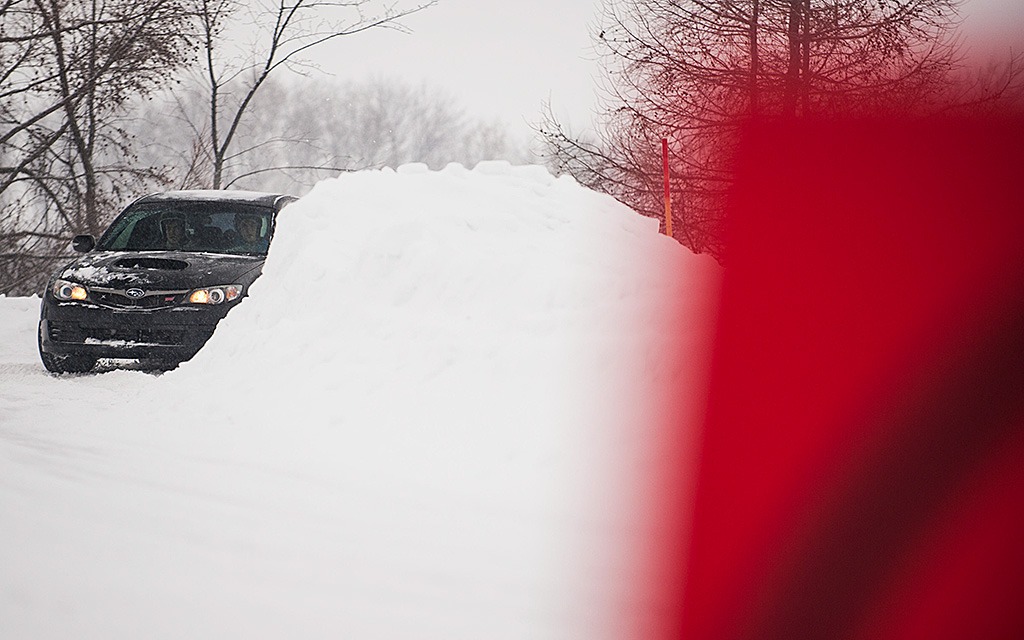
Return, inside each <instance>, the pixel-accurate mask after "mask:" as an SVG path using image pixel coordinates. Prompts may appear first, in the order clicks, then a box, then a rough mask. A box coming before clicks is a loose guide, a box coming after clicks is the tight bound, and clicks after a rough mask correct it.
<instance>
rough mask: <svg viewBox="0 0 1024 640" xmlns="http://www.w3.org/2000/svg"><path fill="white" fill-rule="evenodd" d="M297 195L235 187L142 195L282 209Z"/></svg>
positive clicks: (163, 199)
mask: <svg viewBox="0 0 1024 640" xmlns="http://www.w3.org/2000/svg"><path fill="white" fill-rule="evenodd" d="M297 199H298V198H296V197H295V196H290V195H286V194H283V193H266V192H263V191H241V190H234V189H190V190H187V191H163V192H160V193H151V194H149V195H147V196H142V197H141V198H139V199H138V200H136V202H137V203H142V202H230V203H237V204H254V205H260V206H264V207H273V208H275V209H280V208H281V207H282V206H284V205H286V204H288V203H289V202H293V201H295V200H297Z"/></svg>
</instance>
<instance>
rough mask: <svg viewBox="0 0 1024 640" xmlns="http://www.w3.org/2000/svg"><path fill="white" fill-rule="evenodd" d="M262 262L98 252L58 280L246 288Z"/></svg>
mask: <svg viewBox="0 0 1024 640" xmlns="http://www.w3.org/2000/svg"><path fill="white" fill-rule="evenodd" d="M262 266H263V258H258V257H252V256H236V255H227V254H217V253H189V252H183V251H100V252H96V253H90V254H87V255H85V256H83V257H81V258H79V259H78V260H76V261H74V262H72V263H71V264H69V265H68V266H66V267H65V268H64V269H63V270H61V272H60V275H59V276H58V277H60V278H62V279H65V280H71V281H73V282H77V283H79V284H84V285H101V286H105V287H113V288H126V287H144V288H145V287H152V286H159V287H161V288H167V289H187V288H192V287H198V286H203V285H212V284H236V283H237V284H245V285H247V284H249V283H251V282H252V280H254V279H255V278H256V277H257V276H258V275H259V270H260V268H261V267H262Z"/></svg>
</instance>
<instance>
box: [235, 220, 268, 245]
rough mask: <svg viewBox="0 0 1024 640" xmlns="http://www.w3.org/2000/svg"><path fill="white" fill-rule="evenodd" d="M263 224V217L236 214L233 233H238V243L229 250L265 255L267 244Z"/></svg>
mask: <svg viewBox="0 0 1024 640" xmlns="http://www.w3.org/2000/svg"><path fill="white" fill-rule="evenodd" d="M263 222H264V221H263V216H259V215H253V214H250V213H236V214H235V231H236V232H237V233H238V241H237V242H236V243H235V245H234V246H232V247H231V248H230V250H231V251H241V252H243V253H266V252H267V245H268V244H269V242H268V238H267V237H266V230H265V229H264V228H263Z"/></svg>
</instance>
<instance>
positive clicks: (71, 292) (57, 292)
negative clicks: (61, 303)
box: [53, 280, 89, 300]
mask: <svg viewBox="0 0 1024 640" xmlns="http://www.w3.org/2000/svg"><path fill="white" fill-rule="evenodd" d="M53 297H54V298H57V299H58V300H85V299H86V298H88V297H89V290H88V289H86V288H85V287H84V286H82V285H80V284H77V283H75V282H68V281H67V280H57V281H56V282H54V283H53Z"/></svg>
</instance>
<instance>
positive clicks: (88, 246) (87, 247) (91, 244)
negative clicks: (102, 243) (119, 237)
mask: <svg viewBox="0 0 1024 640" xmlns="http://www.w3.org/2000/svg"><path fill="white" fill-rule="evenodd" d="M71 247H72V248H73V249H74V250H75V251H77V252H79V253H89V252H90V251H92V250H93V249H94V248H95V247H96V238H93V237H92V236H91V235H84V236H75V239H74V240H72V241H71Z"/></svg>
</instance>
